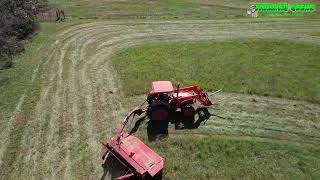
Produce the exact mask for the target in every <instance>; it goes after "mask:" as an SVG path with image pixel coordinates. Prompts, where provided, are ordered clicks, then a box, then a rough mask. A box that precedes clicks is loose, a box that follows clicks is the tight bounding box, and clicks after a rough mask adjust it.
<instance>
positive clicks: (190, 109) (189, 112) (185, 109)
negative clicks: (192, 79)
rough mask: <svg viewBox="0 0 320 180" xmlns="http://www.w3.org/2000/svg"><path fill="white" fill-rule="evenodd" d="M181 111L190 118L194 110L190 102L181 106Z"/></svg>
mask: <svg viewBox="0 0 320 180" xmlns="http://www.w3.org/2000/svg"><path fill="white" fill-rule="evenodd" d="M181 113H182V115H183V116H184V117H187V118H191V117H194V115H195V113H196V110H195V109H194V107H193V106H192V105H191V104H186V105H184V106H182V107H181Z"/></svg>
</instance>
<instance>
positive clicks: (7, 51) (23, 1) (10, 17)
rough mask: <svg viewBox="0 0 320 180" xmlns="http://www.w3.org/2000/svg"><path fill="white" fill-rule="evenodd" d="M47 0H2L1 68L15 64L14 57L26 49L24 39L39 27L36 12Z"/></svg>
mask: <svg viewBox="0 0 320 180" xmlns="http://www.w3.org/2000/svg"><path fill="white" fill-rule="evenodd" d="M46 1H47V0H0V70H1V69H5V68H10V67H12V66H13V57H14V55H16V54H17V53H19V52H22V51H23V50H24V48H23V45H22V43H21V42H22V40H25V39H27V38H29V37H31V36H32V34H33V33H34V32H35V30H36V29H37V28H38V27H39V25H38V23H37V21H36V18H35V16H36V14H37V13H38V12H39V11H41V10H42V9H44V8H45V7H46V4H47V2H46Z"/></svg>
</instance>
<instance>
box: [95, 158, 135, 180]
mask: <svg viewBox="0 0 320 180" xmlns="http://www.w3.org/2000/svg"><path fill="white" fill-rule="evenodd" d="M102 167H103V174H102V176H101V178H100V180H107V179H116V178H117V177H120V176H123V175H125V174H128V173H130V170H129V169H128V168H126V167H125V166H124V165H123V164H121V163H120V162H119V161H118V160H117V159H115V158H114V157H110V160H109V163H108V165H103V166H102Z"/></svg>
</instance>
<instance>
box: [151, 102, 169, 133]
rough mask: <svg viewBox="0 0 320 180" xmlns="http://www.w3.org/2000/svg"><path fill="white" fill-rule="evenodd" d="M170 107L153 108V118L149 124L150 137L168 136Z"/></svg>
mask: <svg viewBox="0 0 320 180" xmlns="http://www.w3.org/2000/svg"><path fill="white" fill-rule="evenodd" d="M168 114H169V110H168V107H165V106H157V107H152V108H151V118H150V121H149V123H148V135H149V136H156V135H158V134H166V135H167V134H168V124H169V122H168Z"/></svg>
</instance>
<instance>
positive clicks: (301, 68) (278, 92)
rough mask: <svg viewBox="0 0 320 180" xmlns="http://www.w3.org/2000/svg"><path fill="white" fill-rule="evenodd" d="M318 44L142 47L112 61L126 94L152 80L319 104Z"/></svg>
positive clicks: (259, 42)
mask: <svg viewBox="0 0 320 180" xmlns="http://www.w3.org/2000/svg"><path fill="white" fill-rule="evenodd" d="M319 50H320V46H319V45H313V44H301V43H295V42H285V41H276V40H259V39H252V40H245V41H227V42H219V41H200V42H174V43H155V44H146V45H142V46H139V47H132V48H128V49H126V50H124V51H121V52H119V53H117V54H116V55H115V56H114V57H113V59H112V63H113V65H114V67H115V68H116V70H117V71H118V72H119V76H120V79H121V84H122V87H123V91H124V93H125V94H126V95H136V94H142V93H146V92H148V90H149V88H150V87H149V86H150V85H149V84H150V82H152V81H156V80H171V81H173V82H175V83H176V82H180V83H181V85H182V86H188V85H193V84H195V85H198V86H200V87H201V88H204V89H207V90H209V91H213V90H217V89H221V88H222V89H223V91H226V92H239V93H248V94H258V95H264V96H276V97H285V98H292V99H300V100H308V101H313V102H320V94H319V92H320V79H319V77H320V71H319V68H320V62H319V61H318V58H319V57H318V51H319Z"/></svg>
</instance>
